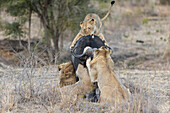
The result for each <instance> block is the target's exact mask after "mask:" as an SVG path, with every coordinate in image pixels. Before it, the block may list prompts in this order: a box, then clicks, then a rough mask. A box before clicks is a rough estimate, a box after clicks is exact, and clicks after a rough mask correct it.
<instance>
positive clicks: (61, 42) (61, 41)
mask: <svg viewBox="0 0 170 113" xmlns="http://www.w3.org/2000/svg"><path fill="white" fill-rule="evenodd" d="M60 51H63V33H62V34H61V36H60Z"/></svg>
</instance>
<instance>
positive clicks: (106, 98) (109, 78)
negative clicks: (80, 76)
mask: <svg viewBox="0 0 170 113" xmlns="http://www.w3.org/2000/svg"><path fill="white" fill-rule="evenodd" d="M110 53H111V50H107V49H106V48H105V47H101V48H99V49H97V50H95V51H94V57H93V60H91V59H90V58H89V59H88V60H87V61H86V65H87V67H88V70H89V75H90V78H91V81H92V82H96V81H97V82H98V87H99V89H100V91H101V95H100V101H101V102H111V103H115V104H119V103H121V102H122V100H128V99H129V95H128V92H127V90H126V89H125V88H124V87H123V86H122V85H121V83H120V81H119V80H118V79H117V78H116V76H115V75H114V73H113V72H112V66H113V61H112V59H111V57H110Z"/></svg>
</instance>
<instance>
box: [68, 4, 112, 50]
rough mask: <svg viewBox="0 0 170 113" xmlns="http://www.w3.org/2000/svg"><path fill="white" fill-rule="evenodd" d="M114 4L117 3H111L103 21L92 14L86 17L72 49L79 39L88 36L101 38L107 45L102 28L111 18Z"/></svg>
mask: <svg viewBox="0 0 170 113" xmlns="http://www.w3.org/2000/svg"><path fill="white" fill-rule="evenodd" d="M114 3H115V1H112V2H111V5H110V7H109V10H108V12H107V14H106V15H105V16H104V17H103V18H102V19H100V17H99V16H98V15H97V14H95V13H90V14H88V15H87V16H86V17H85V19H84V21H83V22H81V23H80V27H81V30H80V31H79V33H78V34H77V36H76V37H75V38H74V40H73V42H72V44H71V46H70V49H72V48H73V47H74V44H75V43H76V42H77V40H78V39H79V38H81V37H83V36H87V35H96V36H99V37H100V38H101V39H102V40H103V41H104V42H105V45H107V43H106V40H105V38H104V36H103V34H102V33H101V27H102V21H104V20H105V19H106V18H107V17H108V16H109V14H110V12H111V8H112V6H113V4H114Z"/></svg>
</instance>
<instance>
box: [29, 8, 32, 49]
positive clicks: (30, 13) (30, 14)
mask: <svg viewBox="0 0 170 113" xmlns="http://www.w3.org/2000/svg"><path fill="white" fill-rule="evenodd" d="M31 16H32V9H31V7H30V12H29V32H28V51H29V52H30V40H31Z"/></svg>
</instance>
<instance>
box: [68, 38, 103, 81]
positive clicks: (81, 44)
mask: <svg viewBox="0 0 170 113" xmlns="http://www.w3.org/2000/svg"><path fill="white" fill-rule="evenodd" d="M101 46H105V44H104V41H102V40H101V39H100V38H99V37H98V36H96V35H94V37H92V36H91V35H88V36H83V37H81V38H80V39H79V40H78V41H77V42H76V43H75V45H74V48H73V50H71V62H72V64H73V66H74V71H75V72H76V70H77V67H78V64H82V65H84V66H85V67H86V60H87V58H88V57H90V56H88V55H87V54H83V51H84V48H86V47H91V48H100V47H101ZM76 81H78V78H77V77H76Z"/></svg>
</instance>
